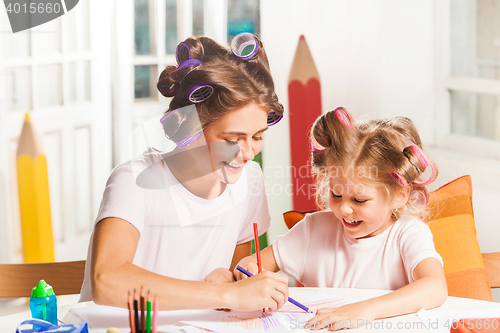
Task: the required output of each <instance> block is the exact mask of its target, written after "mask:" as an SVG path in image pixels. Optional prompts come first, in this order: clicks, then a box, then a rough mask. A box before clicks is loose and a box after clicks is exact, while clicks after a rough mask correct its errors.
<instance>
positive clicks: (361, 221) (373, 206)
mask: <svg viewBox="0 0 500 333" xmlns="http://www.w3.org/2000/svg"><path fill="white" fill-rule="evenodd" d="M401 195H403V194H400V195H399V196H398V195H396V196H395V198H394V199H393V200H392V202H389V200H388V199H386V196H385V195H383V194H382V193H381V192H380V190H379V189H377V188H375V187H373V186H369V185H365V184H363V183H361V182H359V180H357V179H346V178H343V177H332V178H331V179H330V198H329V206H330V209H331V210H332V212H333V214H335V216H336V217H337V218H338V219H339V220H340V222H341V223H342V225H343V226H344V230H345V232H346V233H347V234H348V235H349V236H351V237H353V238H369V237H373V236H375V235H378V234H380V233H382V232H383V231H384V230H386V229H387V228H388V227H389V226H390V225H391V214H392V210H393V209H395V208H399V207H402V206H403V204H404V203H405V202H406V201H404V198H403V197H401ZM403 196H404V195H403Z"/></svg>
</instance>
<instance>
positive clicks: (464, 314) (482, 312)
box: [417, 308, 500, 333]
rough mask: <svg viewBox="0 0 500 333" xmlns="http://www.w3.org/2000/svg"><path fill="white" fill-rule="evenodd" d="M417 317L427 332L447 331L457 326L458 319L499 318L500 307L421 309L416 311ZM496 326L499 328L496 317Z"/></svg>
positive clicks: (498, 320)
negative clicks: (442, 309) (453, 309)
mask: <svg viewBox="0 0 500 333" xmlns="http://www.w3.org/2000/svg"><path fill="white" fill-rule="evenodd" d="M417 317H418V318H419V319H420V320H421V321H422V323H423V324H424V325H425V327H426V328H427V329H428V330H429V332H431V333H449V332H450V328H451V327H457V325H458V321H459V320H460V319H467V318H500V309H498V308H493V309H478V310H456V311H425V310H424V309H422V310H420V311H418V312H417ZM453 325H455V326H453ZM492 325H495V322H492ZM493 327H495V326H493ZM496 327H497V328H500V319H497V321H496Z"/></svg>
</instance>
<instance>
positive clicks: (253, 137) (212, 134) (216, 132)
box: [204, 103, 267, 184]
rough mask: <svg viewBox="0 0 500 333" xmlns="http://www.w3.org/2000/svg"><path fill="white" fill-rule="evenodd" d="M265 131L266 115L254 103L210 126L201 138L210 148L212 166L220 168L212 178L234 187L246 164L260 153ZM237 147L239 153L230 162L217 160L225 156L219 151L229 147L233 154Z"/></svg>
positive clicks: (226, 115)
mask: <svg viewBox="0 0 500 333" xmlns="http://www.w3.org/2000/svg"><path fill="white" fill-rule="evenodd" d="M266 130H267V111H265V110H264V109H262V108H261V107H259V106H257V105H256V104H253V103H252V104H248V105H245V106H244V107H242V108H240V109H237V110H235V111H232V112H229V113H227V114H225V115H224V116H223V117H222V118H220V119H218V120H217V121H215V122H214V123H212V124H210V125H209V126H208V127H207V128H206V129H205V131H204V134H205V140H206V142H207V144H208V145H209V147H210V155H211V159H212V163H214V164H215V165H218V167H219V168H218V170H216V172H215V173H214V177H215V178H216V179H218V180H220V181H221V182H224V183H228V184H234V183H235V182H236V181H237V180H238V179H239V178H240V176H241V172H242V171H243V167H244V166H245V164H246V163H247V162H248V161H251V160H253V158H254V156H255V155H257V154H258V153H259V151H260V148H261V147H262V139H263V135H264V131H266ZM214 143H215V144H214ZM220 143H224V145H221V144H220ZM236 145H237V146H238V147H239V153H237V155H235V158H234V159H233V160H232V161H229V160H228V159H227V158H222V159H224V160H222V159H220V158H218V156H219V155H226V156H227V153H226V154H224V152H223V151H221V148H222V150H224V147H231V148H230V149H231V151H234V150H235V148H236V150H237V148H238V147H235V146H236Z"/></svg>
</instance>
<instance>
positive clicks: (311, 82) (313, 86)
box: [288, 35, 321, 212]
mask: <svg viewBox="0 0 500 333" xmlns="http://www.w3.org/2000/svg"><path fill="white" fill-rule="evenodd" d="M288 102H289V117H290V118H289V119H290V149H291V151H290V155H291V161H292V168H293V169H294V170H295V172H293V175H294V176H293V177H292V188H293V209H294V210H297V211H301V212H306V211H311V210H316V209H318V207H317V206H316V203H315V199H314V198H315V196H314V193H313V188H314V187H313V186H314V181H313V178H312V176H311V174H310V172H309V171H308V172H304V171H302V170H309V168H308V161H309V158H310V155H311V146H310V144H309V143H308V142H309V130H310V128H311V126H312V124H313V123H314V121H315V120H316V118H318V117H319V116H320V115H321V85H320V80H319V74H318V70H317V69H316V65H315V64H314V60H313V57H312V54H311V51H310V50H309V47H308V46H307V42H306V39H305V37H304V36H303V35H301V36H300V37H299V42H298V45H297V50H296V51H295V57H294V58H293V63H292V67H291V69H290V75H289V77H288ZM306 168H307V169H306Z"/></svg>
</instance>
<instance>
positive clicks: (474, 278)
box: [427, 176, 493, 301]
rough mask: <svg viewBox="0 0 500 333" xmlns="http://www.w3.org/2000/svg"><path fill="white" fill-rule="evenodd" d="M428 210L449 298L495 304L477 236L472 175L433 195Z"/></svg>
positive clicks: (441, 188) (459, 179) (450, 183)
mask: <svg viewBox="0 0 500 333" xmlns="http://www.w3.org/2000/svg"><path fill="white" fill-rule="evenodd" d="M429 208H430V211H431V214H430V217H429V218H428V220H427V224H428V225H429V227H430V228H431V231H432V234H433V235H434V245H435V246H436V250H437V252H438V253H439V254H440V255H441V257H442V258H443V262H444V273H445V276H446V282H447V284H448V295H450V296H457V297H467V298H474V299H479V300H485V301H493V298H492V296H491V290H490V287H489V284H488V279H487V276H486V269H485V268H484V264H483V258H482V256H481V250H480V249H479V244H478V242H477V237H476V227H475V224H474V211H473V209H472V183H471V179H470V176H463V177H460V178H458V179H455V180H453V181H451V182H449V183H448V184H446V185H444V186H442V187H440V188H439V189H437V190H436V191H434V192H432V193H431V194H430V198H429Z"/></svg>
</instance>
